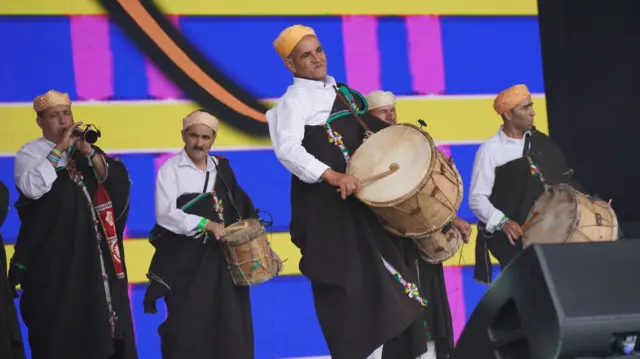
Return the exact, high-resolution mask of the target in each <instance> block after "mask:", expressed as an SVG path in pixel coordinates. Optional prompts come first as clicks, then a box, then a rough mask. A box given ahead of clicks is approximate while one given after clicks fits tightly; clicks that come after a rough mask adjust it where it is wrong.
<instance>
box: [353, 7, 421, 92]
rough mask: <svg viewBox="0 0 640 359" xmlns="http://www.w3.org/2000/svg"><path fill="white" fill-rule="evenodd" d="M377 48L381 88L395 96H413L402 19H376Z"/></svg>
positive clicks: (405, 32)
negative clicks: (378, 48)
mask: <svg viewBox="0 0 640 359" xmlns="http://www.w3.org/2000/svg"><path fill="white" fill-rule="evenodd" d="M378 46H379V47H380V68H381V72H382V74H381V78H382V88H383V89H384V90H385V91H391V92H393V93H394V94H396V95H397V96H401V95H411V94H413V90H412V88H411V87H412V86H411V72H410V70H409V60H408V56H407V54H408V53H409V43H408V41H407V27H406V25H405V21H404V17H399V16H394V17H379V18H378ZM363 61H364V59H363Z"/></svg>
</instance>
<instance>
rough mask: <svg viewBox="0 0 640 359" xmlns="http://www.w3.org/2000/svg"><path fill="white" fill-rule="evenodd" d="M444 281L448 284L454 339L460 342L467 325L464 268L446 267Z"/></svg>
mask: <svg viewBox="0 0 640 359" xmlns="http://www.w3.org/2000/svg"><path fill="white" fill-rule="evenodd" d="M444 280H445V282H446V283H447V296H448V297H449V307H450V308H451V319H452V321H453V337H454V340H455V341H458V338H459V337H460V334H461V333H462V329H464V325H465V323H466V307H465V303H464V288H463V285H462V267H460V266H445V267H444Z"/></svg>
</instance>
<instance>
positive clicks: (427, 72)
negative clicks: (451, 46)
mask: <svg viewBox="0 0 640 359" xmlns="http://www.w3.org/2000/svg"><path fill="white" fill-rule="evenodd" d="M405 24H406V26H407V37H408V42H409V68H410V71H411V77H412V81H413V86H412V87H413V90H414V91H415V92H417V93H418V94H421V95H427V94H443V93H444V60H443V57H442V35H441V33H440V18H439V17H438V16H435V15H430V16H407V17H406V18H405Z"/></svg>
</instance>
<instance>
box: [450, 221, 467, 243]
mask: <svg viewBox="0 0 640 359" xmlns="http://www.w3.org/2000/svg"><path fill="white" fill-rule="evenodd" d="M453 226H454V227H456V228H458V230H459V231H460V233H462V237H463V239H462V240H463V241H464V243H469V236H470V235H471V225H469V223H468V222H467V221H465V220H464V219H462V218H459V217H456V218H455V219H454V220H453Z"/></svg>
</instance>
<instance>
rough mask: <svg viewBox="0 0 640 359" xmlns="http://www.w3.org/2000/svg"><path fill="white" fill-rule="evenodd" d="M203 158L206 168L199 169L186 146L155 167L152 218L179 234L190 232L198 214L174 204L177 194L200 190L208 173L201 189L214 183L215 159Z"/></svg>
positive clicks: (210, 187)
mask: <svg viewBox="0 0 640 359" xmlns="http://www.w3.org/2000/svg"><path fill="white" fill-rule="evenodd" d="M213 161H214V159H212V158H211V157H208V159H207V170H206V171H202V170H200V169H198V168H197V167H196V166H195V165H194V164H193V161H192V160H191V158H189V155H188V154H187V151H186V150H184V149H183V150H182V151H180V152H179V153H176V154H175V155H174V156H173V157H171V158H169V159H168V160H166V161H165V163H163V164H162V166H160V169H159V170H158V178H157V179H156V201H155V202H156V221H157V222H158V224H159V225H160V226H162V227H164V228H166V229H167V230H169V231H171V232H173V233H176V234H180V235H188V236H190V235H194V234H195V233H196V232H197V227H198V224H199V223H200V221H201V220H202V217H200V216H196V215H193V214H187V213H185V212H183V211H182V210H180V209H178V207H177V206H176V200H177V199H178V197H180V196H181V195H183V194H185V193H203V191H202V190H203V189H204V184H205V181H206V177H207V172H208V173H209V182H208V184H207V189H206V191H205V192H211V191H213V188H214V186H215V183H216V174H217V171H216V164H217V163H218V160H217V159H215V161H216V162H215V164H214V162H213Z"/></svg>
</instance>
